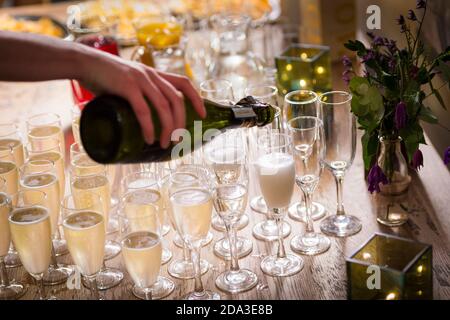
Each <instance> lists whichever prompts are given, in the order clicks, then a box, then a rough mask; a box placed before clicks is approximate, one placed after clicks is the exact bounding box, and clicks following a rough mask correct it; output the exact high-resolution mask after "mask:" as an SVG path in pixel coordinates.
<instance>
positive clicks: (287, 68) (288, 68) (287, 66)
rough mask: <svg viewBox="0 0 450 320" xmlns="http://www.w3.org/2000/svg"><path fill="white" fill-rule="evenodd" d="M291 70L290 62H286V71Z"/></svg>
mask: <svg viewBox="0 0 450 320" xmlns="http://www.w3.org/2000/svg"><path fill="white" fill-rule="evenodd" d="M291 70H292V64H290V63H288V64H287V65H286V71H291Z"/></svg>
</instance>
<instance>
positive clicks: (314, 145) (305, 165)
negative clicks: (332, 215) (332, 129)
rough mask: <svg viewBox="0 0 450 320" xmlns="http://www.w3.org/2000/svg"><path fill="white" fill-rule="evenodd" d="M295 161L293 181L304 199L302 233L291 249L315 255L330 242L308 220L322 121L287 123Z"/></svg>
mask: <svg viewBox="0 0 450 320" xmlns="http://www.w3.org/2000/svg"><path fill="white" fill-rule="evenodd" d="M288 130H289V132H290V134H291V137H292V142H293V149H294V150H293V152H294V160H295V171H296V177H295V181H296V183H297V185H298V186H299V187H300V189H301V190H302V191H303V194H304V197H305V199H306V232H305V233H304V234H303V235H297V236H295V237H294V238H292V240H291V249H292V251H294V252H297V253H300V254H305V255H316V254H320V253H323V252H325V251H327V250H328V249H329V248H330V244H331V242H330V239H328V238H327V237H325V236H324V235H322V234H320V233H317V232H315V231H314V223H313V220H312V217H311V213H312V196H313V193H314V191H315V189H316V188H317V185H318V184H319V180H320V176H321V175H322V171H323V166H324V165H323V163H322V160H323V158H324V155H325V141H324V140H323V138H324V136H323V126H322V120H320V119H319V118H317V117H297V118H294V119H291V120H289V122H288Z"/></svg>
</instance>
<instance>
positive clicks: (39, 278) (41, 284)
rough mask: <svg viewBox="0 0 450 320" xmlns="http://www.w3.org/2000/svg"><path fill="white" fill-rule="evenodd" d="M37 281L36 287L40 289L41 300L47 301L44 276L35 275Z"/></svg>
mask: <svg viewBox="0 0 450 320" xmlns="http://www.w3.org/2000/svg"><path fill="white" fill-rule="evenodd" d="M33 277H34V279H35V280H36V286H37V288H38V294H39V299H40V300H45V297H46V296H45V288H44V274H43V273H41V274H38V275H33Z"/></svg>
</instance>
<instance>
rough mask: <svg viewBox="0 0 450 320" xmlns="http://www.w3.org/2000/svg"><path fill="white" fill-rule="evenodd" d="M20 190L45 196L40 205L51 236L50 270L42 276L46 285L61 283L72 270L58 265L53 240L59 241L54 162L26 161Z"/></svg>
mask: <svg viewBox="0 0 450 320" xmlns="http://www.w3.org/2000/svg"><path fill="white" fill-rule="evenodd" d="M20 189H21V190H37V191H42V192H44V193H45V194H46V197H45V200H44V201H43V203H42V205H43V206H45V207H46V208H47V209H48V214H49V216H50V227H51V229H50V230H51V236H52V251H51V253H52V255H51V257H52V259H51V263H50V268H49V269H48V271H47V272H46V273H45V274H44V283H45V284H46V285H56V284H60V283H63V282H65V281H66V280H67V278H68V277H69V276H70V275H71V274H72V272H73V269H72V268H71V267H70V266H68V265H65V264H62V263H58V262H57V259H56V250H55V248H54V242H53V239H59V238H60V236H59V219H60V211H61V210H60V209H61V206H60V189H59V182H58V176H57V173H56V168H55V164H54V162H51V161H48V160H28V161H27V162H25V164H24V165H23V166H22V167H21V168H20Z"/></svg>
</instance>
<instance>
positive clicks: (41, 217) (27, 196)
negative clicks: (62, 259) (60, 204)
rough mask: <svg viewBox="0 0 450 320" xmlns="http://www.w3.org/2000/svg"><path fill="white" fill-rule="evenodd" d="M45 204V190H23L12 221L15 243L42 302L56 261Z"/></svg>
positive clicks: (16, 197)
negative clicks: (53, 261) (46, 273)
mask: <svg viewBox="0 0 450 320" xmlns="http://www.w3.org/2000/svg"><path fill="white" fill-rule="evenodd" d="M45 201H46V194H45V193H44V192H42V191H38V190H24V191H20V192H18V193H16V194H15V195H14V196H13V199H12V203H13V211H12V213H11V215H10V216H9V219H8V221H9V227H10V231H11V238H12V241H13V242H14V244H15V246H16V249H17V252H18V253H19V256H20V260H21V261H22V264H23V266H24V268H25V270H27V272H28V273H29V274H30V275H31V276H32V277H33V278H34V279H35V281H36V285H37V287H38V293H39V298H40V299H41V300H44V299H46V293H45V288H44V274H45V272H46V271H47V270H48V269H49V266H50V262H51V259H52V233H51V222H50V213H49V210H48V209H47V208H46V207H45V205H44V204H45ZM49 299H50V300H55V299H56V298H55V297H50V298H49Z"/></svg>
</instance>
